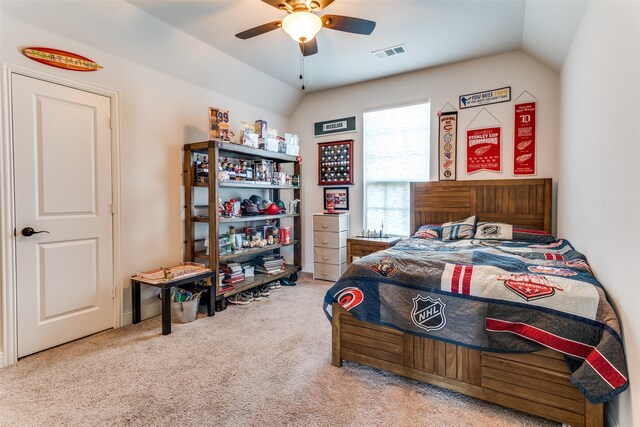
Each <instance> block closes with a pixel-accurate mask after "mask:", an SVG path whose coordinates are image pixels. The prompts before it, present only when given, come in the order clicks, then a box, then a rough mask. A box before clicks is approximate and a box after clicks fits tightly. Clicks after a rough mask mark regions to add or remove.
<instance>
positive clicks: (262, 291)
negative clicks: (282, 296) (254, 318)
mask: <svg viewBox="0 0 640 427" xmlns="http://www.w3.org/2000/svg"><path fill="white" fill-rule="evenodd" d="M258 289H259V290H260V295H262V296H263V297H268V296H269V295H271V291H270V290H269V286H267V285H262V286H260V287H259V288H258Z"/></svg>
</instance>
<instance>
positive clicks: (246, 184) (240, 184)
mask: <svg viewBox="0 0 640 427" xmlns="http://www.w3.org/2000/svg"><path fill="white" fill-rule="evenodd" d="M193 186H194V187H204V188H208V187H209V183H207V182H196V183H194V184H193ZM218 186H219V187H220V188H264V189H276V190H299V189H300V186H295V185H273V184H257V183H255V182H252V181H224V182H219V183H218Z"/></svg>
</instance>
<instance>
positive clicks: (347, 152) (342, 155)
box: [318, 139, 353, 185]
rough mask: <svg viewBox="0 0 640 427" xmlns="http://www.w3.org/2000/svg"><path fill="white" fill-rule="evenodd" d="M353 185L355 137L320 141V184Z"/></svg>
mask: <svg viewBox="0 0 640 427" xmlns="http://www.w3.org/2000/svg"><path fill="white" fill-rule="evenodd" d="M341 184H342V185H344V184H347V185H353V139H349V140H346V141H333V142H320V143H318V185H341Z"/></svg>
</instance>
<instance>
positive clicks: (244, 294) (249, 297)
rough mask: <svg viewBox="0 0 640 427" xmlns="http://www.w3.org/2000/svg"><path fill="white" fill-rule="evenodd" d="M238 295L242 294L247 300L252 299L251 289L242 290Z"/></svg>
mask: <svg viewBox="0 0 640 427" xmlns="http://www.w3.org/2000/svg"><path fill="white" fill-rule="evenodd" d="M240 295H242V296H243V297H244V298H246V299H247V301H249V302H251V301H253V299H254V298H253V292H252V291H244V292H241V293H240Z"/></svg>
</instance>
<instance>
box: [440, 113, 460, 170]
mask: <svg viewBox="0 0 640 427" xmlns="http://www.w3.org/2000/svg"><path fill="white" fill-rule="evenodd" d="M438 116H439V117H438V119H439V122H440V129H439V131H438V147H439V152H440V154H439V156H440V163H439V165H440V166H439V169H440V181H455V180H456V147H457V141H458V112H457V111H450V112H446V113H438Z"/></svg>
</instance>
